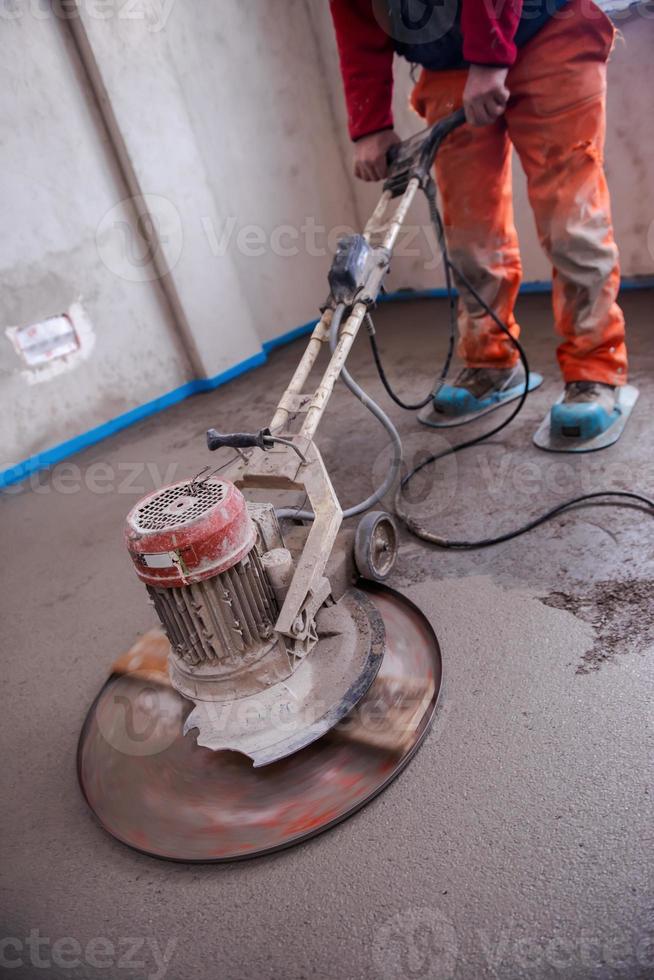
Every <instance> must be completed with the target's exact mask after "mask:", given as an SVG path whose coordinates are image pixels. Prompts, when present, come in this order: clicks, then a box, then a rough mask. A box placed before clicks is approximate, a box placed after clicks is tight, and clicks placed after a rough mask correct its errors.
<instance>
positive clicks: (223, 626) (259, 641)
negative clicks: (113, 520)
mask: <svg viewBox="0 0 654 980" xmlns="http://www.w3.org/2000/svg"><path fill="white" fill-rule="evenodd" d="M126 541H127V547H128V550H129V553H130V555H131V558H132V561H133V563H134V567H135V569H136V573H137V575H138V576H139V578H140V579H141V581H142V582H144V583H145V585H146V587H147V589H148V593H149V595H150V598H151V600H152V602H153V604H154V608H155V610H156V613H157V616H158V617H159V620H160V622H161V625H162V626H163V628H164V630H165V632H166V635H167V636H168V639H169V640H170V644H171V658H170V676H171V680H172V682H173V684H174V686H175V687H176V688H177V690H179V691H180V692H181V693H182V694H184V695H185V696H186V697H189V698H192V699H193V700H209V701H211V700H216V701H221V700H231V699H233V698H235V697H243V696H246V695H248V694H252V693H254V692H257V691H260V690H264V689H265V688H266V687H268V686H270V685H271V684H275V683H277V682H278V681H280V680H283V679H284V678H286V677H288V676H289V675H290V673H291V672H292V661H291V659H290V658H289V656H288V653H287V651H286V647H285V644H284V642H283V640H282V639H280V637H278V635H277V634H276V633H275V631H274V625H275V622H276V619H277V616H278V613H279V606H280V599H282V600H283V596H281V595H280V593H279V590H277V594H276V593H275V590H274V589H273V585H272V584H271V581H270V579H269V577H268V574H267V572H266V568H265V556H266V553H267V552H266V550H265V544H264V542H263V540H262V538H261V535H260V533H259V532H258V528H257V525H256V524H255V522H254V521H253V519H252V517H251V515H250V513H249V511H248V505H247V503H246V501H245V498H244V497H243V495H242V493H241V492H240V490H238V489H237V487H235V486H234V484H233V483H230V482H229V481H227V480H211V479H209V480H204V481H197V482H192V481H191V482H189V481H184V482H180V483H175V484H173V485H171V486H168V487H163V488H161V489H159V490H156V491H155V492H154V493H152V494H149V495H148V496H147V497H145V498H144V499H143V500H141V501H139V503H138V504H137V505H136V506H135V507H134V508H133V509H132V510H131V511H130V513H129V515H128V517H127V526H126ZM289 560H290V556H289Z"/></svg>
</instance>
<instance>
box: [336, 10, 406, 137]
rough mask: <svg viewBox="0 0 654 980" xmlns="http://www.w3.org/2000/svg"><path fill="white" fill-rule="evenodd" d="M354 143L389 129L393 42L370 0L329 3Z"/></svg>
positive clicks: (390, 119) (391, 119)
mask: <svg viewBox="0 0 654 980" xmlns="http://www.w3.org/2000/svg"><path fill="white" fill-rule="evenodd" d="M329 5H330V8H331V13H332V19H333V21H334V28H335V30H336V42H337V44H338V53H339V57H340V61H341V75H342V76H343V88H344V89H345V102H346V105H347V115H348V128H349V131H350V136H351V137H352V139H353V140H357V139H359V138H360V137H361V136H367V135H368V134H369V133H376V132H378V131H379V130H380V129H391V128H392V126H393V114H392V111H391V101H392V98H393V41H392V39H391V37H390V36H389V35H388V34H387V33H386V31H385V30H384V29H383V27H381V26H380V25H379V24H378V23H377V20H376V18H375V15H374V13H373V10H372V0H330V4H329Z"/></svg>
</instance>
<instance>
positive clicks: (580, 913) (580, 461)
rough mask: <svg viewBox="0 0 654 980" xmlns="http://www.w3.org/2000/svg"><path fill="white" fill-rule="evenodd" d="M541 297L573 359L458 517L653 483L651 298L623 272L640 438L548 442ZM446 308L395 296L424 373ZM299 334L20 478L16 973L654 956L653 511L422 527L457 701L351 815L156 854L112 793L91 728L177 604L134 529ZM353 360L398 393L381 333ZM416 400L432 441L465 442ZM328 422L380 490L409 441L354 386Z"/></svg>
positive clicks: (13, 730) (455, 475)
mask: <svg viewBox="0 0 654 980" xmlns="http://www.w3.org/2000/svg"><path fill="white" fill-rule="evenodd" d="M521 305H522V321H523V324H524V327H525V330H524V336H525V340H526V346H527V350H528V353H529V356H530V358H531V360H532V365H533V367H534V368H536V369H537V370H539V371H541V372H543V373H544V374H545V375H546V378H547V382H546V384H545V386H544V387H543V388H542V389H541V390H540V391H538V392H537V393H535V394H534V395H533V396H532V397H531V398H530V399H529V402H528V404H527V406H526V408H525V410H524V412H523V414H522V416H521V417H520V419H519V420H518V421H517V422H516V423H515V424H514V426H513V427H512V428H511V430H510V431H509V432H507V433H502V435H501V437H498V439H497V440H496V441H495V442H494V443H493V444H492V445H491V444H487V445H485V446H484V447H482V448H479V449H477V450H474V451H473V452H472V453H469V454H468V456H467V458H465V459H464V458H460V459H458V460H456V461H453V460H450V461H448V463H447V464H446V465H444V466H443V468H442V475H437V476H436V477H435V478H433V480H432V481H431V483H430V484H429V485H427V484H426V483H425V482H424V481H423V482H422V483H421V484H420V486H419V490H420V492H419V493H418V494H417V497H416V498H415V499H416V502H415V508H416V512H418V513H421V514H424V515H425V519H426V520H427V518H429V520H430V522H431V523H432V524H433V525H434V526H436V527H438V528H439V529H440V530H442V531H443V532H447V533H451V534H452V535H460V534H465V535H466V536H468V537H469V536H476V535H482V534H488V533H490V532H493V531H496V530H498V529H500V530H504V529H507V528H509V527H511V526H513V525H515V524H517V523H519V522H522V521H523V520H525V519H527V518H528V517H529V516H530V515H534V514H536V513H538V512H540V511H541V510H543V509H545V508H546V507H547V506H550V505H553V504H554V503H556V502H558V501H560V500H562V499H563V498H565V497H568V496H570V495H573V494H574V493H577V492H580V491H581V489H582V488H584V489H589V490H590V489H593V488H597V487H602V486H607V485H613V486H614V487H617V486H623V487H631V488H635V489H639V490H641V491H643V492H645V493H647V492H648V491H650V492H651V486H652V462H651V461H652V458H653V457H652V448H653V443H654V432H653V430H652V426H651V422H650V420H651V417H652V400H653V398H654V381H653V380H652V379H653V378H654V374H653V370H652V369H653V368H654V348H653V347H652V344H651V330H652V311H653V302H652V294H648V293H628V294H626V295H625V296H624V306H625V309H626V312H627V315H628V319H629V324H630V329H631V349H632V360H633V374H632V377H633V380H634V381H635V382H636V383H637V384H639V385H640V387H641V399H640V402H639V404H638V407H637V410H636V413H635V415H634V417H633V418H632V420H631V422H630V424H629V427H628V429H627V431H626V433H625V436H624V437H623V439H622V440H621V442H620V443H619V445H618V446H616V447H615V448H613V449H612V450H610V451H608V452H606V453H601V454H597V455H593V456H589V457H581V458H572V457H570V456H567V457H564V458H560V457H557V456H547V455H545V454H541V453H539V451H538V450H536V449H534V448H533V447H532V446H531V443H530V438H531V434H532V431H533V429H534V428H535V426H536V424H537V422H538V421H539V420H540V418H541V417H542V416H543V415H544V414H545V411H546V409H547V407H548V406H549V404H550V403H551V401H552V399H553V398H554V396H555V395H556V394H557V392H558V390H559V383H558V382H557V380H556V367H555V360H554V340H553V337H552V336H551V333H550V315H549V310H548V300H547V298H545V297H528V298H526V299H524V300H523V301H522V304H521ZM443 316H444V307H443V304H441V303H440V302H437V301H429V302H427V301H425V302H415V303H410V304H404V305H388V306H385V307H383V308H382V309H381V310H380V311H379V313H378V316H377V320H378V328H379V337H380V343H381V346H382V348H383V349H384V351H385V352H386V360H387V362H388V365H389V373H390V374H391V375H392V377H393V378H394V379H396V382H397V386H398V388H400V389H401V390H402V391H403V392H404V393H405V394H406V395H407V396H409V395H414V396H415V395H416V393H419V392H422V391H423V389H426V387H427V386H428V384H429V383H430V381H431V380H432V377H433V373H434V363H435V361H436V355H437V353H438V352H439V350H442V348H443V336H444V327H443V326H442V324H443ZM439 323H440V324H441V326H440V327H439V326H438V324H439ZM400 325H401V327H402V329H401V330H398V329H397V328H398V327H399V326H400ZM300 350H301V342H300V343H297V344H294V345H293V346H290V347H287V348H285V349H284V350H281V351H279V352H277V353H275V354H274V355H273V356H272V357H271V358H270V362H269V363H268V364H267V365H266V366H265V367H264V368H262V369H260V370H258V371H257V372H256V373H253V374H251V375H249V376H247V377H244V378H242V379H240V380H238V381H235V382H233V383H232V384H230V385H228V386H227V387H225V388H222V389H220V390H218V391H216V392H214V393H212V394H210V395H204V396H198V397H196V398H194V399H192V400H190V401H188V402H186V403H184V404H182V405H180V406H178V407H176V408H173V409H171V410H169V411H167V412H165V413H163V414H161V415H158V416H157V417H155V418H152V419H150V420H149V421H146V422H144V423H142V424H140V425H138V426H135V427H134V428H132V429H130V430H129V431H126V432H124V433H122V434H120V435H118V436H116V437H114V438H113V439H111V440H109V441H107V442H105V443H103V444H102V445H100V446H97V447H95V448H92V449H90V450H88V451H87V452H85V453H83V454H80V455H79V456H77V457H75V458H74V459H73V460H71V461H70V463H69V464H62V465H61V466H59V467H57V468H56V469H55V470H54V471H53V472H51V473H50V474H49V475H48V476H42V477H41V479H40V480H39V481H33V486H32V487H31V489H30V488H28V489H21V488H16V489H14V490H13V491H12V492H8V493H6V494H4V495H3V498H2V500H0V514H1V520H2V537H3V547H4V554H5V564H4V569H5V573H4V577H3V588H2V591H1V593H0V594H1V595H2V603H3V606H4V612H5V615H4V616H3V638H4V644H5V646H4V649H5V654H4V658H3V679H4V690H5V698H4V709H3V711H2V715H1V718H0V730H1V734H2V745H3V748H4V763H3V767H2V785H3V799H4V801H5V806H4V815H3V818H2V844H3V847H2V850H3V857H2V869H1V874H2V919H1V926H2V930H1V932H0V935H1V936H5V937H6V938H7V939H9V940H10V942H9V943H5V944H3V945H2V957H3V960H2V966H1V967H0V974H1V975H2V976H5V975H7V976H13V977H16V978H22V977H30V978H31V977H34V976H53V977H64V976H65V977H76V978H81V977H94V978H95V977H110V978H112V980H127V978H137V977H138V978H142V977H150V978H154V977H162V976H167V977H169V978H174V980H185V978H189V977H193V978H219V980H244V978H305V977H313V976H315V977H325V978H347V980H350V978H359V977H361V978H363V977H366V978H367V977H370V978H409V977H410V978H414V980H415V978H429V980H442V978H447V980H451V978H458V980H481V978H485V977H494V978H502V980H504V978H507V980H508V978H521V977H533V978H546V977H558V976H564V977H567V978H582V977H583V978H607V980H608V978H617V977H620V978H622V977H625V978H627V977H628V978H645V977H650V978H651V977H652V976H654V856H653V855H654V847H653V840H652V827H653V826H654V823H653V816H654V814H653V812H652V798H653V796H654V788H653V785H652V772H653V761H654V756H653V751H652V750H653V731H652V703H653V695H654V632H653V627H652V623H651V609H652V598H653V589H652V582H651V560H652V543H653V541H654V524H652V521H651V519H650V518H649V517H648V516H646V515H645V514H643V513H641V512H638V511H636V510H634V509H626V508H624V509H613V508H611V509H609V508H606V507H594V508H588V509H584V510H579V511H578V512H576V513H570V514H568V515H567V516H566V517H564V518H561V519H558V520H556V521H554V522H553V523H551V524H549V525H547V526H545V527H543V528H540V529H538V530H536V531H534V532H532V533H531V534H530V535H529V536H527V537H523V538H520V539H518V540H515V541H513V542H510V543H507V544H504V545H501V546H498V547H494V548H491V549H487V550H485V551H482V552H476V553H458V552H442V551H438V550H436V549H431V548H428V547H424V546H423V545H421V544H419V543H418V542H417V541H416V540H414V539H412V538H410V537H408V536H405V539H404V543H403V548H402V552H401V559H400V562H399V569H398V571H397V574H396V575H395V577H394V581H393V583H392V584H393V585H395V586H396V587H398V588H402V589H404V590H405V591H406V592H407V594H408V595H410V596H411V598H412V599H413V600H414V601H416V602H417V603H419V604H420V605H421V606H422V608H423V609H424V611H425V612H426V613H427V615H428V616H429V617H430V619H431V621H432V622H433V624H434V626H435V629H436V631H437V633H438V636H439V638H440V640H441V644H442V649H443V658H444V666H445V687H444V691H443V699H442V707H441V711H440V713H439V716H438V718H437V721H436V723H435V726H434V729H433V731H432V732H431V734H430V736H429V737H428V739H427V741H426V743H425V745H424V746H423V748H422V749H421V751H420V752H419V754H418V755H417V756H416V758H415V760H414V761H413V763H412V764H411V766H410V767H409V769H408V770H407V771H406V772H405V773H404V774H403V775H402V776H401V777H400V778H399V779H398V780H397V781H396V782H395V783H394V784H393V785H392V786H391V787H390V788H389V789H388V790H387V791H386V793H384V794H383V795H382V796H381V797H380V798H378V799H377V800H376V801H375V802H373V803H372V804H371V805H369V806H368V807H367V808H365V809H364V810H363V811H361V812H360V813H359V814H358V815H357V816H355V817H354V818H353V819H351V820H349V821H347V822H345V823H344V824H341V825H340V826H338V827H337V828H335V829H333V830H331V831H330V832H329V833H326V834H324V835H323V836H321V837H318V838H316V839H314V840H312V841H310V842H308V843H306V844H304V845H302V846H299V847H296V848H295V849H292V850H289V851H286V852H282V853H279V854H277V855H274V856H272V857H267V858H263V859H257V860H253V861H250V862H245V863H241V864H235V865H224V866H185V865H174V864H167V863H162V862H159V861H156V860H153V859H150V858H148V857H145V856H141V855H139V854H136V853H132V852H131V851H129V850H128V849H126V848H125V847H123V846H121V845H120V844H118V843H117V842H115V841H114V840H112V839H110V838H109V837H108V836H106V835H105V834H104V833H103V832H102V831H101V830H100V829H99V828H98V827H97V826H96V825H95V823H94V821H93V819H92V817H91V815H90V813H89V812H88V811H87V809H86V806H85V804H84V802H83V801H82V798H81V796H80V794H79V792H78V788H77V784H76V776H75V745H76V739H77V735H78V732H79V729H80V725H81V723H82V720H83V717H84V714H85V712H86V710H87V707H88V706H89V704H90V702H91V700H92V698H93V696H94V694H95V693H96V691H97V689H98V688H99V686H100V685H101V684H102V682H103V680H104V678H105V675H106V671H107V668H108V665H109V664H110V663H111V661H112V660H113V658H114V657H115V656H116V655H117V654H118V653H120V652H122V651H123V650H125V649H126V648H127V647H129V646H130V645H131V643H132V642H133V640H134V638H135V637H136V636H137V634H139V633H141V632H142V631H144V630H145V629H146V628H148V627H149V626H150V624H151V622H152V619H151V616H152V613H151V611H150V608H149V606H148V603H147V602H146V601H145V595H144V592H143V590H142V588H141V586H140V585H139V583H138V582H137V580H136V578H135V576H134V575H133V573H132V572H131V570H130V566H129V562H128V560H127V557H126V554H125V552H124V548H123V544H122V521H123V518H124V515H125V514H126V512H127V510H128V509H129V507H131V505H132V504H133V503H134V502H135V501H136V499H137V498H138V497H139V496H140V495H141V494H142V493H143V492H144V491H146V490H148V489H150V488H151V487H152V486H153V485H156V484H160V483H162V482H168V481H170V480H172V479H181V478H182V477H184V476H187V475H191V474H193V473H194V472H195V471H197V469H199V468H200V467H201V466H203V465H204V464H205V463H206V462H208V461H209V460H208V456H207V453H206V451H205V450H204V448H203V445H204V444H203V433H204V430H205V428H206V427H207V425H209V424H214V425H217V426H218V427H223V428H225V429H227V428H239V429H248V428H254V427H258V426H260V425H261V424H265V423H266V422H267V421H268V419H269V417H270V414H271V409H272V408H273V403H274V400H275V397H276V396H277V395H279V393H280V392H281V390H282V388H283V385H284V383H285V381H286V379H287V377H288V376H289V374H290V371H291V370H292V368H293V366H294V363H295V361H296V359H297V358H298V356H299V353H300ZM432 351H433V352H434V353H433V354H432ZM350 366H351V370H352V372H353V373H354V374H355V375H356V376H357V377H358V379H359V380H360V381H362V382H363V383H365V385H366V387H368V388H369V389H370V390H371V392H373V393H375V394H379V395H380V398H381V400H382V401H383V402H384V404H386V405H388V400H387V399H385V398H384V397H383V395H382V393H381V389H380V385H379V383H378V382H377V380H376V376H375V374H374V371H373V368H372V367H371V363H370V358H369V353H368V350H367V347H366V342H365V339H364V338H361V340H360V342H358V343H357V347H356V349H355V351H354V353H353V356H352V358H351V362H350ZM391 414H392V415H393V416H394V418H396V419H397V421H398V423H399V425H400V426H401V430H402V432H403V434H404V435H405V437H406V442H407V449H408V453H409V455H410V456H414V455H418V454H419V453H420V452H421V451H425V450H428V449H432V448H433V446H434V445H437V444H438V443H439V439H440V437H439V436H438V435H437V434H435V433H433V432H429V431H427V430H424V429H422V428H421V427H419V426H418V425H417V423H415V422H414V420H413V419H412V417H411V416H410V415H408V414H405V413H402V412H401V411H400V410H399V409H395V408H394V407H393V406H391ZM496 418H497V416H496ZM488 422H489V420H486V422H485V423H478V426H479V429H481V428H482V426H483V425H488ZM320 443H321V446H322V448H323V450H324V454H325V456H326V458H327V460H328V461H329V465H330V467H331V472H332V474H333V478H334V482H335V484H336V486H337V488H338V489H339V491H340V493H341V495H342V499H343V501H344V502H346V503H349V502H353V501H354V500H355V499H357V498H359V496H360V495H362V494H364V493H368V492H369V491H370V488H371V486H372V481H373V478H374V475H375V474H379V473H380V472H381V471H382V469H383V461H384V459H385V451H383V450H382V446H383V437H382V436H380V435H379V433H378V429H377V427H376V423H375V422H374V421H372V420H371V419H370V418H369V417H368V416H367V415H366V413H365V412H364V410H363V409H362V408H361V406H359V405H358V404H357V403H354V402H353V401H352V399H351V396H350V395H349V394H348V393H347V392H346V391H344V390H343V391H339V392H338V394H337V395H336V396H335V398H334V400H333V403H332V405H331V406H330V411H329V415H328V417H327V418H326V419H325V423H324V427H323V429H322V430H321V440H320ZM168 467H170V468H169V469H167V468H168ZM39 942H40V945H39ZM55 944H56V945H55ZM39 958H40V959H39ZM16 964H21V965H20V966H18V968H14V966H15V965H16ZM44 964H45V965H44ZM48 964H49V965H48ZM66 964H69V965H66ZM71 964H73V965H71ZM75 964H76V965H75Z"/></svg>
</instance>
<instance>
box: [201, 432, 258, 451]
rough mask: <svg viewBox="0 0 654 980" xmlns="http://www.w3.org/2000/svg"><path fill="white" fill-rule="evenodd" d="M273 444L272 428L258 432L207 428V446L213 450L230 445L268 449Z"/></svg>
mask: <svg viewBox="0 0 654 980" xmlns="http://www.w3.org/2000/svg"><path fill="white" fill-rule="evenodd" d="M271 445H272V437H271V435H270V429H260V430H259V431H258V432H224V433H223V432H218V431H217V430H216V429H207V446H208V447H209V449H211V450H212V451H213V450H214V449H222V448H223V446H230V447H231V448H232V449H268V447H269V446H271Z"/></svg>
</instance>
